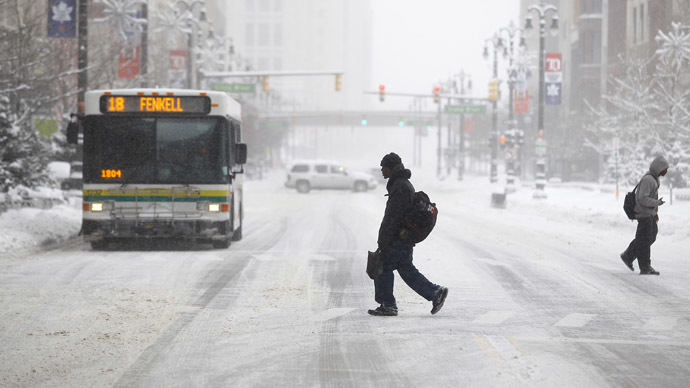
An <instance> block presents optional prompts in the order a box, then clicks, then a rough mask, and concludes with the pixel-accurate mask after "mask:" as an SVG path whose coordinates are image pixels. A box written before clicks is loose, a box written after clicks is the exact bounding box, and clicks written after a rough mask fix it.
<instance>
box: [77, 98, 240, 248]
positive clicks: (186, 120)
mask: <svg viewBox="0 0 690 388" xmlns="http://www.w3.org/2000/svg"><path fill="white" fill-rule="evenodd" d="M80 131H82V132H83V221H82V231H81V232H82V234H83V236H84V240H85V241H87V242H90V243H91V246H92V248H93V249H96V250H99V249H104V248H106V247H108V246H109V244H110V243H117V242H128V241H132V240H150V239H166V238H167V239H174V240H176V241H189V242H196V243H205V244H209V243H210V244H212V245H213V246H214V247H215V248H219V249H222V248H227V247H228V246H229V245H230V242H231V241H238V240H240V239H242V221H243V211H242V209H243V206H242V203H243V192H242V181H243V178H242V173H243V165H244V164H245V163H246V160H247V145H246V144H244V143H242V117H241V108H240V104H239V103H238V102H237V101H235V100H234V99H233V98H231V97H230V96H228V95H227V94H226V93H224V92H217V91H202V90H179V89H115V90H93V91H87V92H86V95H85V99H84V114H83V115H73V117H72V120H71V122H70V124H69V125H68V127H67V139H68V142H69V143H72V144H77V143H78V139H79V132H80Z"/></svg>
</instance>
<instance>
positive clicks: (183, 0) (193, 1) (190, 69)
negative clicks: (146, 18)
mask: <svg viewBox="0 0 690 388" xmlns="http://www.w3.org/2000/svg"><path fill="white" fill-rule="evenodd" d="M176 5H177V7H178V8H179V9H180V11H183V12H189V13H190V15H191V18H190V19H189V20H190V21H191V22H192V23H190V24H192V32H191V33H190V34H189V38H188V40H187V88H189V89H191V88H193V87H194V86H195V85H196V71H195V69H194V62H195V58H194V48H195V46H196V45H195V40H196V38H197V36H196V35H197V34H198V32H197V31H198V29H200V26H199V22H198V21H197V20H196V19H195V17H194V6H196V5H201V7H202V8H201V13H200V21H201V22H204V21H205V19H206V9H205V4H204V1H202V0H178V1H177V3H176ZM180 5H183V6H184V10H183V9H182V8H181V7H180Z"/></svg>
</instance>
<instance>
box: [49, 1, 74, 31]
mask: <svg viewBox="0 0 690 388" xmlns="http://www.w3.org/2000/svg"><path fill="white" fill-rule="evenodd" d="M48 36H49V37H51V38H74V37H75V36H77V6H76V0H48Z"/></svg>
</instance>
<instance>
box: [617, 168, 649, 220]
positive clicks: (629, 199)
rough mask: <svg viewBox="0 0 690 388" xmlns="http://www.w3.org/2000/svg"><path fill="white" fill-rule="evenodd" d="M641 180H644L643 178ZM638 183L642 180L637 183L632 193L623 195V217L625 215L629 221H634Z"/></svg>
mask: <svg viewBox="0 0 690 388" xmlns="http://www.w3.org/2000/svg"><path fill="white" fill-rule="evenodd" d="M645 175H649V174H645ZM642 178H644V176H643V177H642ZM640 183H642V179H640V182H638V183H637V185H636V186H635V188H634V189H633V191H630V192H628V194H625V199H624V200H623V211H624V212H625V215H627V216H628V218H629V219H631V220H634V219H635V202H636V199H635V198H636V194H635V193H636V192H637V188H638V187H639V186H640Z"/></svg>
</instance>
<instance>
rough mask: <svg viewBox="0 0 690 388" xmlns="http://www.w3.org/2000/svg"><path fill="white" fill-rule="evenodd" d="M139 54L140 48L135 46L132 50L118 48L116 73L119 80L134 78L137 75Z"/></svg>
mask: <svg viewBox="0 0 690 388" xmlns="http://www.w3.org/2000/svg"><path fill="white" fill-rule="evenodd" d="M140 54H141V47H140V46H137V47H136V48H134V49H129V48H126V47H122V46H120V57H119V58H118V72H117V76H118V77H119V78H134V77H136V76H137V75H139V63H140V62H141V61H140Z"/></svg>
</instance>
